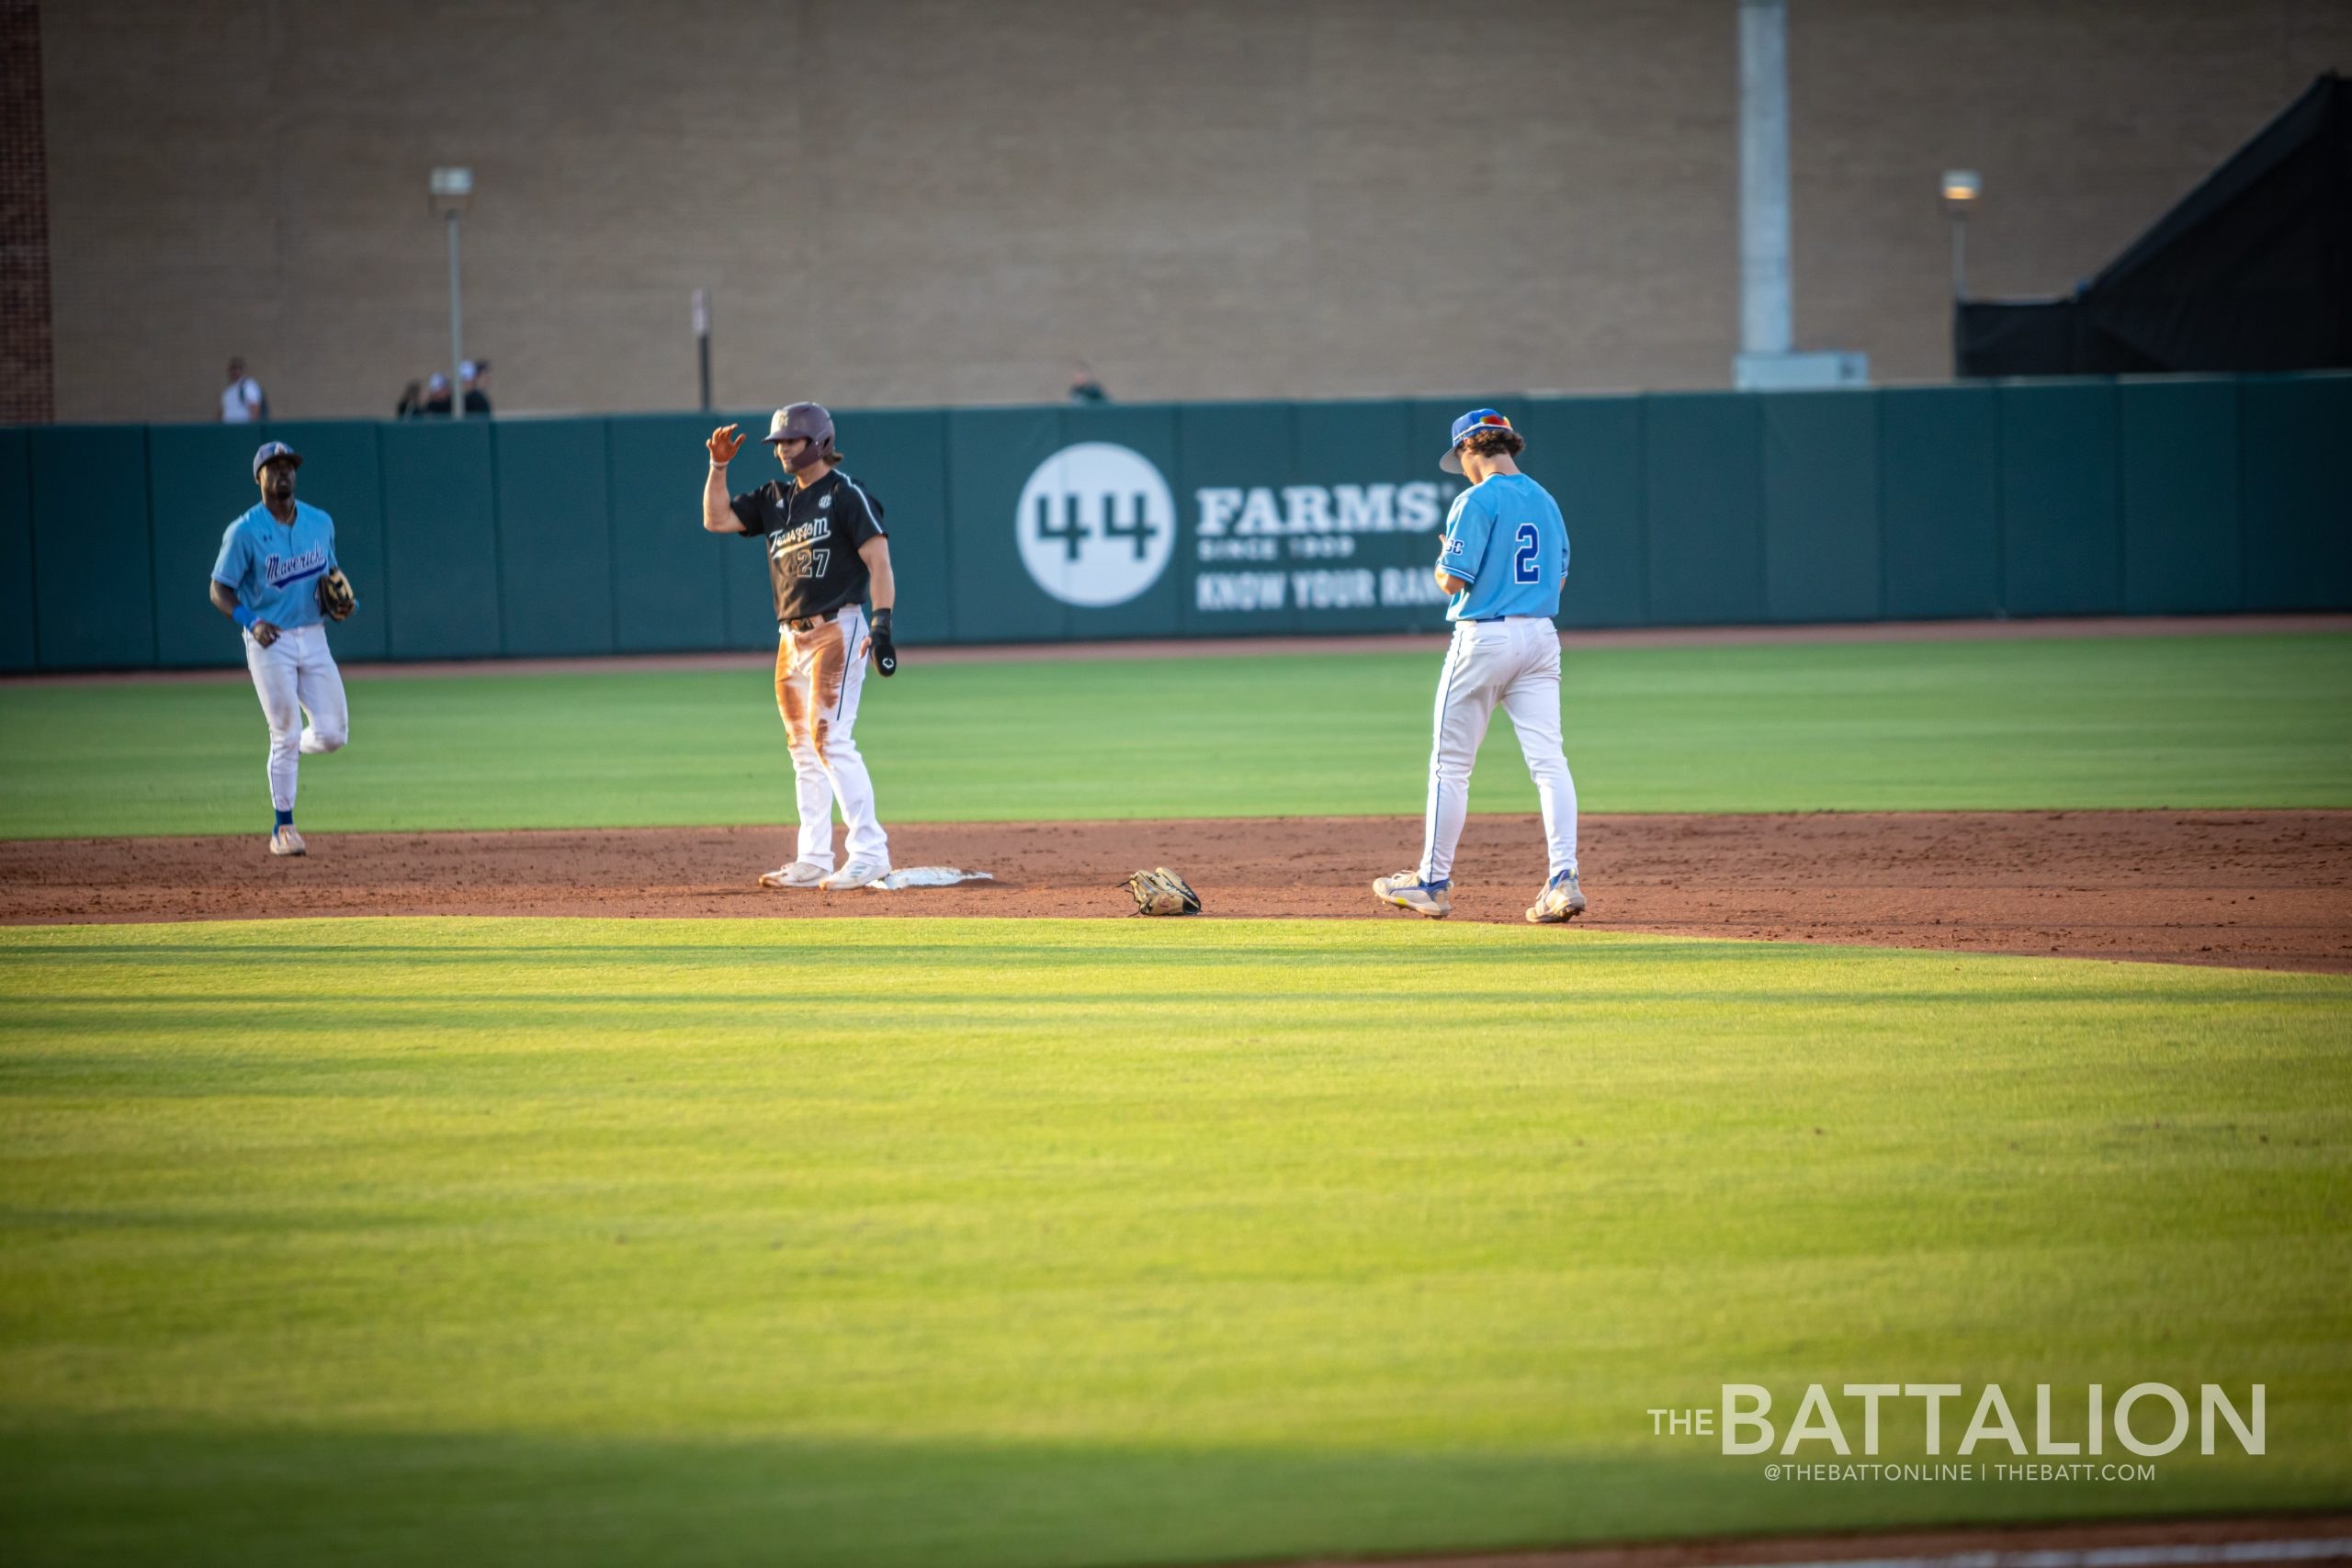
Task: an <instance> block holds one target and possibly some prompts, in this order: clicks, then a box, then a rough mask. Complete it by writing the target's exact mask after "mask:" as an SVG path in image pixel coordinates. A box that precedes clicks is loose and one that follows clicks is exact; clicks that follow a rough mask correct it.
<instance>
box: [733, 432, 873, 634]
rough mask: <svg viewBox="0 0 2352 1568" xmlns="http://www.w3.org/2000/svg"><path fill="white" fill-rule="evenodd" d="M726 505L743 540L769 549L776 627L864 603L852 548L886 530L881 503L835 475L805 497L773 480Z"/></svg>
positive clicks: (859, 564)
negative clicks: (758, 540) (738, 524)
mask: <svg viewBox="0 0 2352 1568" xmlns="http://www.w3.org/2000/svg"><path fill="white" fill-rule="evenodd" d="M729 507H730V508H731V509H732V510H733V512H734V513H735V516H736V518H737V520H739V521H740V522H741V524H742V525H743V533H744V536H745V537H747V538H763V539H764V542H765V543H766V545H767V548H768V584H769V586H770V587H772V588H773V589H775V618H776V620H777V621H778V622H784V621H800V620H806V619H808V618H809V616H811V615H827V614H830V613H831V612H832V611H835V610H838V609H840V608H842V606H843V605H845V604H857V603H859V602H860V601H862V600H863V599H864V598H865V582H866V579H867V577H868V576H869V575H870V574H869V573H868V572H867V571H866V570H865V558H863V557H861V556H860V555H859V554H858V553H857V552H858V548H859V547H860V546H862V545H864V544H865V542H866V541H867V540H869V539H879V538H883V537H886V536H888V533H889V530H888V529H887V528H885V527H883V526H882V503H881V502H878V501H876V500H875V499H874V498H873V497H872V496H871V495H869V494H867V493H866V491H865V486H863V485H861V484H859V483H858V482H857V481H856V480H855V479H852V478H850V477H849V476H848V475H847V474H845V473H843V472H842V470H841V469H839V468H835V469H834V470H833V471H832V472H831V473H830V474H827V475H826V476H825V477H824V478H823V479H819V480H818V481H817V482H816V483H815V484H812V485H809V486H808V487H807V488H805V489H804V488H802V487H801V486H799V485H797V484H794V483H792V482H791V481H789V480H786V479H771V480H770V481H769V482H767V483H766V484H763V485H762V486H761V487H760V488H759V489H757V490H755V491H752V492H751V493H750V494H749V495H739V496H737V497H736V498H735V499H734V500H733V501H732V502H729Z"/></svg>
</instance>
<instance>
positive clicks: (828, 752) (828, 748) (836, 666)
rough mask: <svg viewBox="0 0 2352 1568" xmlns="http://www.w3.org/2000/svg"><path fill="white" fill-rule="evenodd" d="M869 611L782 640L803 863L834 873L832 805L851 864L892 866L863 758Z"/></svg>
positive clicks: (778, 663) (782, 708) (778, 699)
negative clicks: (845, 827)
mask: <svg viewBox="0 0 2352 1568" xmlns="http://www.w3.org/2000/svg"><path fill="white" fill-rule="evenodd" d="M864 643H865V611H864V610H862V609H860V608H857V607H856V606H854V605H853V606H851V607H850V608H849V609H846V610H843V611H842V613H841V614H840V615H837V616H835V617H834V618H833V619H831V620H830V621H820V622H818V623H817V624H816V625H815V626H811V627H809V629H808V630H807V631H805V632H796V631H793V630H792V629H791V628H789V627H786V629H785V631H784V633H783V635H782V636H781V637H778V639H777V641H776V650H775V705H776V711H777V712H778V713H781V714H782V715H783V716H784V739H785V741H786V744H787V745H788V746H790V747H791V749H792V785H793V795H794V798H795V799H796V801H797V803H798V806H799V808H800V848H799V855H798V858H799V859H801V860H805V861H807V862H808V863H809V864H811V865H821V866H823V867H824V868H825V869H826V870H828V871H831V870H832V869H833V802H834V801H835V800H837V799H838V800H839V801H840V802H841V807H842V821H843V822H846V823H847V824H849V858H850V860H851V862H852V863H856V862H858V861H866V862H870V863H873V864H876V865H881V866H887V865H888V864H889V863H890V839H889V835H888V834H887V833H885V832H883V830H882V822H881V819H880V818H878V817H877V816H876V815H875V810H874V779H873V776H872V775H871V774H869V773H866V771H865V758H864V757H861V756H859V755H858V752H857V739H856V737H855V735H854V730H855V728H856V727H857V698H858V694H859V692H860V691H862V690H863V689H864V688H865V659H864V658H863V657H861V656H860V654H859V653H858V649H859V648H860V646H861V645H863V644H864Z"/></svg>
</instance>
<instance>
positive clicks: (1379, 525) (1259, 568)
mask: <svg viewBox="0 0 2352 1568" xmlns="http://www.w3.org/2000/svg"><path fill="white" fill-rule="evenodd" d="M1460 488H1461V487H1460V486H1459V485H1458V484H1447V483H1441V482H1440V481H1438V480H1435V479H1426V480H1412V481H1408V482H1406V483H1402V484H1336V485H1317V484H1295V485H1282V486H1278V487H1277V486H1255V487H1244V486H1225V485H1204V486H1201V487H1199V488H1196V489H1195V490H1193V492H1192V494H1191V496H1190V497H1189V498H1188V500H1189V506H1188V508H1187V510H1188V511H1189V513H1190V515H1191V519H1192V525H1193V526H1192V535H1193V537H1192V545H1191V556H1192V559H1193V562H1194V563H1195V565H1196V567H1197V568H1198V570H1196V571H1195V572H1194V574H1193V592H1192V600H1193V609H1194V610H1196V611H1202V612H1210V613H1216V612H1229V613H1233V614H1236V615H1250V614H1251V613H1253V612H1256V613H1265V612H1272V611H1281V610H1289V609H1295V610H1299V611H1305V612H1313V611H1317V610H1326V611H1329V610H1363V609H1372V608H1377V607H1398V608H1402V607H1408V606H1419V605H1430V604H1442V603H1443V602H1444V595H1443V594H1442V593H1440V592H1438V588H1437V583H1436V581H1435V580H1434V579H1433V578H1432V577H1431V575H1430V567H1431V565H1432V564H1433V563H1434V562H1435V560H1436V555H1435V552H1434V547H1433V539H1434V536H1435V535H1436V533H1437V530H1438V526H1439V525H1440V524H1442V523H1443V522H1444V520H1445V511H1446V508H1447V506H1448V505H1449V504H1451V502H1452V500H1453V495H1454V494H1455V493H1456V492H1458V491H1459V490H1460ZM1177 511H1178V509H1177V504H1176V499H1175V495H1174V492H1173V491H1171V490H1170V487H1169V484H1168V481H1167V479H1166V478H1165V477H1164V476H1163V475H1162V474H1161V473H1160V471H1159V468H1158V466H1157V465H1155V464H1154V463H1153V462H1152V461H1151V459H1149V458H1148V457H1145V456H1144V455H1143V454H1142V453H1140V452H1137V451H1136V450H1135V449H1134V448H1132V447H1127V446H1118V445H1116V444H1114V443H1112V442H1107V441H1088V442H1081V443H1079V444H1078V445H1076V446H1065V447H1063V448H1062V449H1061V450H1060V451H1057V452H1056V453H1054V454H1053V455H1052V456H1051V457H1047V458H1046V460H1045V461H1044V462H1042V463H1040V464H1038V465H1037V467H1036V469H1035V471H1034V472H1032V473H1031V474H1030V476H1029V480H1028V483H1027V484H1025V485H1023V487H1022V491H1021V499H1020V502H1019V503H1018V507H1017V510H1016V513H1015V517H1014V530H1015V536H1016V538H1017V540H1018V542H1019V545H1020V551H1021V561H1022V565H1023V567H1025V568H1026V569H1027V570H1028V572H1029V576H1030V578H1031V579H1032V580H1033V581H1035V583H1036V584H1037V586H1038V587H1040V588H1042V589H1044V590H1045V591H1046V592H1047V593H1049V594H1051V595H1053V596H1054V597H1055V598H1056V599H1058V600H1060V601H1061V602H1062V603H1063V604H1076V605H1080V606H1084V607H1087V608H1096V609H1099V608H1104V607H1107V606H1110V605H1114V604H1125V603H1127V602H1128V601H1129V600H1132V599H1135V598H1136V597H1138V596H1140V595H1141V594H1143V593H1144V592H1147V591H1148V590H1149V589H1150V588H1151V587H1152V585H1153V584H1155V583H1157V582H1158V581H1159V580H1160V577H1161V576H1162V575H1163V574H1164V573H1165V572H1166V571H1167V570H1168V568H1169V565H1170V562H1171V561H1173V560H1175V559H1176V558H1177V557H1178V553H1179V552H1178V549H1177V545H1178V535H1179V532H1180V519H1179V517H1178V514H1177Z"/></svg>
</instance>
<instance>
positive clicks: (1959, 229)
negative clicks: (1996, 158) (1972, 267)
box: [1944, 169, 1985, 377]
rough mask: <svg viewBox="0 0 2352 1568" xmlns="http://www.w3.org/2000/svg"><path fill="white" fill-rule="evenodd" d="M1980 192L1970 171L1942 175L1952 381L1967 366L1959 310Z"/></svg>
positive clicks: (1982, 186) (1981, 188)
mask: <svg viewBox="0 0 2352 1568" xmlns="http://www.w3.org/2000/svg"><path fill="white" fill-rule="evenodd" d="M1984 189H1985V182H1984V181H1983V180H1981V179H1979V178H1977V176H1976V171H1975V170H1973V169H1946V170H1945V171H1944V213H1945V215H1946V216H1947V217H1949V218H1950V219H1951V373H1952V375H1953V376H1955V377H1957V376H1958V375H1959V374H1960V372H1961V367H1962V366H1963V365H1965V364H1966V363H1967V362H1968V354H1967V347H1968V344H1967V341H1966V337H1965V334H1964V333H1962V330H1961V321H1960V316H1961V310H1962V307H1963V306H1965V305H1966V304H1967V303H1968V213H1969V209H1971V208H1973V207H1974V206H1975V205H1976V198H1977V197H1978V196H1979V195H1980V194H1981V193H1982V192H1983V191H1984Z"/></svg>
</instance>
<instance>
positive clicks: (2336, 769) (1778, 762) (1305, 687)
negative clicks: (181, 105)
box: [0, 635, 2352, 838]
mask: <svg viewBox="0 0 2352 1568" xmlns="http://www.w3.org/2000/svg"><path fill="white" fill-rule="evenodd" d="M1441 648H1442V644H1441V643H1439V642H1438V641H1437V640H1436V639H1432V640H1431V642H1430V648H1429V650H1428V651H1427V652H1423V653H1396V654H1314V653H1291V652H1283V653H1280V654H1272V655H1269V656H1267V657H1265V658H1262V659H1256V658H1250V659H1244V658H1219V659H1189V660H1135V661H1127V660H1106V661H1103V662H1097V663H1080V662H1048V663H1024V664H987V665H932V666H926V665H925V664H923V662H922V656H921V654H920V653H919V652H918V653H914V654H910V657H909V662H908V665H907V667H906V670H905V672H904V673H903V674H902V675H901V676H900V677H899V678H898V679H896V680H894V681H891V682H881V681H874V682H869V683H868V685H867V688H866V690H867V698H866V704H865V714H864V716H863V717H862V719H861V721H860V724H859V727H858V735H859V739H860V742H861V744H862V746H863V748H864V750H865V753H866V755H867V757H868V758H869V760H870V761H872V762H873V764H874V768H875V771H876V779H877V781H878V789H879V794H880V798H881V805H882V808H883V812H884V815H885V818H886V819H887V820H892V821H900V822H919V821H955V820H1029V819H1046V820H1051V819H1057V818H1153V817H1223V816H1283V815H1320V814H1334V815H1356V814H1388V813H1402V814H1406V815H1411V814H1414V813H1417V812H1419V810H1420V809H1421V805H1422V799H1423V789H1424V784H1423V780H1424V773H1425V768H1426V762H1427V756H1428V749H1429V724H1430V706H1431V698H1432V694H1433V693H1434V690H1435V682H1436V676H1437V670H1438V660H1439V658H1440V651H1441ZM352 713H353V731H352V732H353V736H354V740H353V744H352V748H351V750H349V751H347V752H345V753H344V754H342V755H340V756H336V757H332V758H312V759H306V760H305V761H304V763H303V767H302V807H301V817H302V821H303V824H304V825H305V826H306V827H310V828H313V829H323V830H328V831H336V830H341V831H356V830H361V829H435V828H526V827H616V826H630V825H658V824H681V825H684V824H707V823H731V822H775V821H779V820H784V819H786V818H789V816H790V815H791V809H792V805H791V784H790V779H789V776H788V773H787V771H786V759H785V755H784V739H783V730H782V727H781V726H780V725H779V724H778V723H777V722H776V718H775V708H774V705H773V696H772V694H771V692H770V690H769V687H768V682H767V680H766V677H765V676H764V675H763V673H761V672H759V671H746V672H743V673H740V674H737V673H714V672H697V673H672V674H617V673H616V674H582V675H556V676H515V675H497V674H484V675H479V676H467V677H459V678H454V679H446V680H445V679H433V680H401V681H368V682H354V685H353V693H352ZM1567 716H1568V731H1567V733H1568V756H1569V761H1570V763H1571V765H1572V766H1573V767H1574V769H1575V771H1576V774H1577V788H1578V791H1579V794H1580V795H1581V797H1582V803H1583V806H1584V808H1585V809H1586V810H1588V811H1796V810H1855V811H1860V810H1920V809H1933V808H1944V809H1988V810H2003V809H2018V808H2053V809H2090V808H2098V807H2344V806H2352V637H2346V636H2341V635H2298V636H2242V637H2241V636H2215V637H2180V638H2155V637H2118V638H2111V639H2109V638H2100V639H2085V640H2078V639H2069V640H2057V639H2050V640H2018V641H2007V642H1951V643H1933V642H1929V643H1870V644H1855V643H1846V644H1825V645H1810V646H1808V645H1775V646H1759V647H1740V646H1730V647H1710V648H1678V649H1608V650H1600V651H1593V652H1582V653H1577V654H1574V655H1572V656H1571V657H1570V659H1569V660H1568V674H1567ZM0 733H5V734H6V737H7V743H6V747H5V749H0V838H32V837H56V836H74V835H83V834H93V835H96V834H139V833H195V832H243V831H248V830H251V829H254V827H255V826H256V824H259V825H261V826H264V827H266V824H267V821H268V813H267V809H266V807H267V804H268V803H267V799H266V795H265V793H264V790H263V786H262V766H263V752H264V750H265V748H266V737H265V733H264V730H263V728H262V721H261V715H260V710H259V708H258V706H257V705H256V704H255V702H254V695H253V693H252V692H251V690H250V689H248V688H247V687H246V686H245V685H243V683H242V682H238V683H228V684H219V685H199V684H185V683H138V684H127V685H119V686H66V687H42V686H23V685H16V686H11V685H6V684H0ZM1534 804H1535V801H1534V794H1533V791H1532V788H1531V786H1530V785H1529V784H1528V782H1527V775H1526V772H1525V770H1524V769H1523V768H1522V767H1521V764H1520V761H1519V758H1518V750H1517V744H1516V741H1515V740H1514V739H1513V738H1512V735H1511V732H1510V725H1509V723H1508V721H1505V720H1499V719H1498V722H1497V724H1496V726H1495V729H1494V732H1493V734H1492V736H1491V737H1490V739H1488V742H1487V751H1486V753H1485V755H1484V757H1483V758H1482V762H1481V767H1480V771H1479V774H1478V779H1477V783H1476V786H1475V788H1474V790H1473V792H1472V795H1471V805H1472V807H1473V808H1474V809H1477V810H1484V811H1523V810H1532V809H1533V808H1534Z"/></svg>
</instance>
